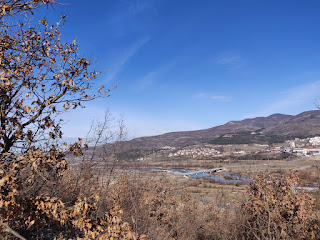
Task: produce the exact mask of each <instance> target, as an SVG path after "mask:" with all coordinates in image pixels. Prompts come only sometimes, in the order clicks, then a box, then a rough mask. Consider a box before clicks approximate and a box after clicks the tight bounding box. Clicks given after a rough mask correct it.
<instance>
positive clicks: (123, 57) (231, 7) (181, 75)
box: [41, 0, 320, 137]
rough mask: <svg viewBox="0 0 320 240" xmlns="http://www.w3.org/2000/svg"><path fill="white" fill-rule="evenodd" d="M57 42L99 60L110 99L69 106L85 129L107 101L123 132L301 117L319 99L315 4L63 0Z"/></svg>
mask: <svg viewBox="0 0 320 240" xmlns="http://www.w3.org/2000/svg"><path fill="white" fill-rule="evenodd" d="M63 2H65V3H66V2H67V3H70V5H69V4H66V5H59V6H56V7H55V11H52V10H49V11H48V10H45V9H43V10H42V11H41V13H44V14H45V15H46V16H47V18H48V19H49V20H51V21H54V20H55V19H57V16H59V15H60V13H64V14H66V15H67V16H68V18H67V23H66V25H65V26H64V27H63V29H62V34H63V39H64V40H66V41H72V40H73V39H74V38H76V37H77V42H78V44H79V47H80V52H81V54H83V55H85V56H87V57H89V58H91V59H98V62H97V63H96V64H95V68H96V69H99V70H104V72H103V73H102V74H101V75H100V76H99V77H98V80H99V81H100V82H101V83H102V84H106V85H109V86H115V85H116V84H119V86H118V88H117V89H116V91H114V92H113V94H112V96H111V97H110V98H107V99H99V100H97V101H95V102H91V103H88V104H86V106H87V107H86V108H85V109H79V110H76V111H75V112H70V113H68V114H66V115H65V116H64V117H65V118H66V119H67V120H68V123H67V124H66V126H65V127H64V128H65V136H66V137H75V136H83V135H84V133H85V132H86V131H87V130H88V128H89V125H90V122H91V120H92V119H93V118H95V119H99V118H101V117H102V114H103V112H104V111H105V109H106V108H108V107H109V108H110V110H111V112H112V113H113V114H114V115H115V116H117V115H119V114H123V115H124V118H125V122H126V125H127V128H128V131H129V136H131V137H139V136H147V135H156V134H161V133H164V132H168V131H180V130H196V129H203V128H209V127H213V126H216V125H220V124H224V123H226V122H228V121H230V120H242V119H244V118H247V117H256V116H268V115H270V114H273V113H286V114H297V113H300V112H302V111H306V110H312V109H315V104H314V103H315V100H316V99H320V31H319V29H320V14H319V9H320V1H317V0H309V1H301V0H300V1H295V0H283V1H279V0H277V1H275V0H268V1H267V0H264V1H263V0H262V1H256V0H252V1H248V0H241V1H239V0H223V1H213V0H208V1H205V0H201V1H188V0H185V1H181V0H180V1H178V0H170V1H169V0H108V1H104V0H100V1H99V0H92V1H85V0H64V1H63Z"/></svg>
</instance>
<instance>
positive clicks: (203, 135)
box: [126, 110, 320, 149]
mask: <svg viewBox="0 0 320 240" xmlns="http://www.w3.org/2000/svg"><path fill="white" fill-rule="evenodd" d="M257 130H259V131H261V133H262V134H265V135H277V136H278V135H279V136H310V135H320V111H318V110H314V111H307V112H303V113H300V114H298V115H287V114H279V113H278V114H273V115H270V116H268V117H256V118H248V119H244V120H241V121H230V122H228V123H226V124H223V125H220V126H216V127H212V128H208V129H203V130H195V131H181V132H170V133H165V134H162V135H158V136H151V137H141V138H136V139H133V140H131V141H129V142H127V144H126V145H128V146H130V148H139V149H152V148H161V147H165V146H170V147H183V146H186V145H191V144H196V143H202V142H209V141H211V140H213V139H215V138H218V137H220V136H223V135H224V134H228V133H241V132H248V131H257Z"/></svg>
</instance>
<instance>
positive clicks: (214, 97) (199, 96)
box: [194, 93, 232, 102]
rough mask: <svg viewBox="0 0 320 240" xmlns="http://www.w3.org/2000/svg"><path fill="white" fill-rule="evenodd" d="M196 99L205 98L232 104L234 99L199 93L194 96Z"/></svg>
mask: <svg viewBox="0 0 320 240" xmlns="http://www.w3.org/2000/svg"><path fill="white" fill-rule="evenodd" d="M194 97H195V98H205V99H212V100H216V101H221V102H230V101H232V97H230V96H223V95H210V94H207V93H198V94H195V95H194Z"/></svg>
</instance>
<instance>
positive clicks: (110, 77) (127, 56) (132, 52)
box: [106, 37, 150, 81]
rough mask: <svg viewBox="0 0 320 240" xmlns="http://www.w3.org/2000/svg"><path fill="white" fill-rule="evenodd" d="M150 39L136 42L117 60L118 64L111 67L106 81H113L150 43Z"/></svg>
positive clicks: (146, 38) (145, 38)
mask: <svg viewBox="0 0 320 240" xmlns="http://www.w3.org/2000/svg"><path fill="white" fill-rule="evenodd" d="M149 40H150V38H149V37H144V38H142V39H140V40H138V41H136V42H135V43H134V44H132V46H131V47H130V48H128V49H127V50H126V51H125V52H124V53H123V54H122V56H121V57H120V58H119V59H118V60H116V64H114V65H113V66H111V67H110V68H109V70H108V75H107V79H106V81H111V80H113V79H114V78H115V77H116V76H117V74H119V73H120V72H121V70H122V69H123V67H124V65H125V64H126V63H127V62H128V61H129V60H130V59H131V58H132V57H133V56H134V55H135V54H136V53H137V52H138V51H139V50H140V49H141V48H142V47H143V46H144V45H145V44H146V43H147V42H149Z"/></svg>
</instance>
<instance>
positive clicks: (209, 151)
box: [169, 147, 220, 158]
mask: <svg viewBox="0 0 320 240" xmlns="http://www.w3.org/2000/svg"><path fill="white" fill-rule="evenodd" d="M219 154H220V152H219V151H218V150H216V149H214V148H208V147H194V148H188V149H181V150H178V151H176V152H174V153H173V152H171V153H169V157H178V156H189V157H192V158H196V157H207V156H216V155H219Z"/></svg>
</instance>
